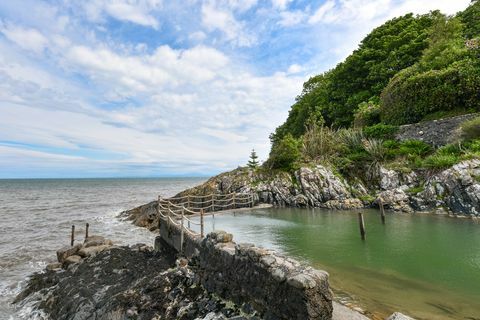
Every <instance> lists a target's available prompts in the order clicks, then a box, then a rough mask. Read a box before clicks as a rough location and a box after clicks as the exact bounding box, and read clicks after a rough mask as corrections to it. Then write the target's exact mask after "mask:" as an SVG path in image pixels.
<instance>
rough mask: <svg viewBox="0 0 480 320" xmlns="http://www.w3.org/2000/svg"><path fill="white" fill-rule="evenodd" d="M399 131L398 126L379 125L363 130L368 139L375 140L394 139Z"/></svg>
mask: <svg viewBox="0 0 480 320" xmlns="http://www.w3.org/2000/svg"><path fill="white" fill-rule="evenodd" d="M397 131H398V127H397V126H393V125H388V124H383V123H379V124H376V125H373V126H370V127H366V128H363V133H364V134H365V136H366V137H367V138H373V139H383V140H388V139H393V138H395V134H396V133H397Z"/></svg>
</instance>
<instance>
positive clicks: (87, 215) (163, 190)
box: [0, 178, 205, 320]
mask: <svg viewBox="0 0 480 320" xmlns="http://www.w3.org/2000/svg"><path fill="white" fill-rule="evenodd" d="M204 180H205V179H204V178H159V179H153V178H152V179H40V180H0V319H1V320H4V319H5V320H7V319H9V320H10V319H12V320H13V319H41V315H40V314H38V313H37V312H35V311H34V309H33V308H32V306H31V305H28V304H27V305H24V306H22V307H18V306H14V305H12V304H11V301H12V300H13V299H14V297H15V296H16V295H17V294H18V293H19V292H20V290H21V289H22V287H24V286H25V283H26V278H27V277H28V275H29V274H31V273H33V272H35V271H41V270H43V269H44V268H45V266H46V265H47V264H48V263H50V262H54V261H55V260H56V256H55V251H56V250H57V249H58V248H60V247H62V246H64V245H69V244H70V232H71V226H72V225H75V226H76V235H75V237H76V239H77V240H76V241H83V239H84V235H85V224H86V223H87V222H88V223H89V224H90V231H89V233H90V235H93V234H98V235H102V236H105V237H107V238H110V239H112V240H113V241H114V242H115V243H116V244H135V243H139V242H143V243H148V244H153V239H154V237H155V234H153V233H152V232H149V231H148V230H146V229H142V228H138V227H135V226H133V225H132V224H131V223H129V222H124V221H120V220H119V219H118V218H117V215H118V213H120V212H121V211H123V210H126V209H131V208H133V207H135V206H138V205H142V204H145V203H147V202H149V201H152V200H154V199H156V198H157V196H158V195H163V196H172V195H174V194H176V193H177V192H180V191H182V190H184V189H186V188H189V187H192V186H194V185H197V184H200V183H202V182H203V181H204Z"/></svg>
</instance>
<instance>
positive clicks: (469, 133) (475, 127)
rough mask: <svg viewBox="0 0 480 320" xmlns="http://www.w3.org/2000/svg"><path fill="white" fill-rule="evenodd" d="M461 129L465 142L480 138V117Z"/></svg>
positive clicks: (468, 122)
mask: <svg viewBox="0 0 480 320" xmlns="http://www.w3.org/2000/svg"><path fill="white" fill-rule="evenodd" d="M460 128H461V132H462V134H461V135H462V138H463V140H466V141H470V140H473V139H477V138H480V117H477V118H475V119H472V120H470V121H466V122H464V123H463V124H462V126H461V127H460Z"/></svg>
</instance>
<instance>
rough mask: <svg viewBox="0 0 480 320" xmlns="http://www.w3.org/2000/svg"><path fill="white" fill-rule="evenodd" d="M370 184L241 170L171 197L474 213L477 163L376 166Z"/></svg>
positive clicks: (319, 169) (303, 172) (479, 201)
mask: <svg viewBox="0 0 480 320" xmlns="http://www.w3.org/2000/svg"><path fill="white" fill-rule="evenodd" d="M371 181H372V182H371V183H368V182H367V183H365V182H360V181H358V182H355V183H348V182H347V181H346V180H345V179H343V178H342V177H340V176H338V175H336V174H335V173H334V172H333V171H332V170H330V169H329V168H328V167H325V166H322V165H317V166H313V167H303V168H300V169H299V170H297V171H296V172H295V173H294V174H293V175H289V174H287V173H284V172H279V173H277V174H274V175H269V176H265V175H264V174H262V173H256V172H254V171H252V170H249V169H245V168H241V169H236V170H233V171H231V172H227V173H223V174H220V175H218V176H216V177H213V178H211V179H210V180H208V181H207V182H206V183H204V184H202V185H200V186H197V187H194V188H192V189H189V190H185V191H183V192H181V193H180V194H178V195H177V196H183V195H187V194H190V195H203V194H209V193H212V192H217V193H230V192H239V193H253V194H254V195H256V197H257V200H258V201H259V202H261V203H270V204H273V205H275V206H292V207H318V208H330V209H356V208H362V207H365V206H375V205H378V203H379V202H380V200H381V201H382V202H383V204H384V205H385V207H386V208H387V209H391V210H395V211H404V212H413V211H431V210H437V209H442V210H445V211H447V212H450V213H453V214H466V215H475V216H478V215H480V160H468V161H464V162H461V163H459V164H457V165H454V166H453V167H451V168H449V169H447V170H443V171H440V172H425V171H418V172H415V171H412V172H409V173H404V172H400V171H395V170H389V169H386V168H384V167H379V168H378V170H376V172H375V173H374V176H373V177H372V179H371Z"/></svg>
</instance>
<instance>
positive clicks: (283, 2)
mask: <svg viewBox="0 0 480 320" xmlns="http://www.w3.org/2000/svg"><path fill="white" fill-rule="evenodd" d="M291 1H292V0H272V5H273V6H274V7H275V8H278V9H280V10H285V9H286V8H287V5H288V4H289V3H290V2H291Z"/></svg>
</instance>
